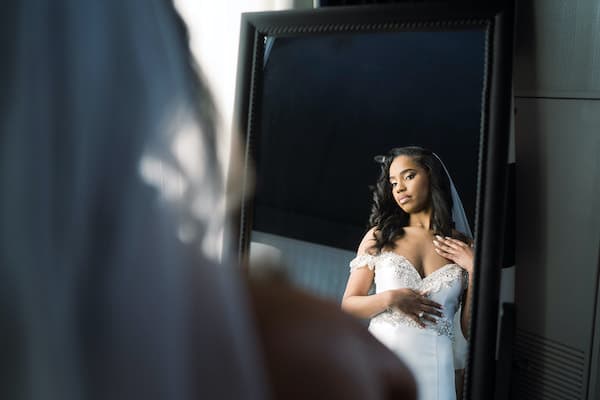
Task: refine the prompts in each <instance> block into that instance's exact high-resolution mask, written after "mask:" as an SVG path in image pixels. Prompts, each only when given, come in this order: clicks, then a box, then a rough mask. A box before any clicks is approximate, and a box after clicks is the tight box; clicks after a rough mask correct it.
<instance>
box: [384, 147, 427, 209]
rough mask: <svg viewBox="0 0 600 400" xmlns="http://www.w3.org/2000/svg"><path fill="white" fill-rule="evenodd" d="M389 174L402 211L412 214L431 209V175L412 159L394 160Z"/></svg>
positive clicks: (407, 157) (401, 158)
mask: <svg viewBox="0 0 600 400" xmlns="http://www.w3.org/2000/svg"><path fill="white" fill-rule="evenodd" d="M389 172H390V173H389V179H390V185H391V187H392V194H393V196H394V199H395V200H396V203H397V204H398V205H399V206H400V208H402V210H404V211H405V212H406V213H408V214H412V213H416V212H419V211H423V210H425V209H427V208H428V207H429V202H430V200H429V175H428V174H427V171H426V170H425V169H424V168H423V167H421V166H420V165H419V164H418V163H417V162H415V161H414V160H413V158H412V157H410V156H398V157H396V158H394V160H393V161H392V164H391V165H390V171H389Z"/></svg>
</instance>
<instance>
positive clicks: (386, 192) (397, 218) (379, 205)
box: [369, 146, 456, 253]
mask: <svg viewBox="0 0 600 400" xmlns="http://www.w3.org/2000/svg"><path fill="white" fill-rule="evenodd" d="M398 156H409V157H411V158H412V159H413V160H414V161H415V162H416V163H417V164H418V165H419V166H421V167H422V168H423V169H425V171H426V172H427V174H428V176H429V192H430V202H431V223H430V226H429V229H430V230H432V231H433V232H434V233H435V234H437V235H442V236H456V235H453V234H452V233H453V232H452V228H453V227H454V223H453V221H452V193H451V189H450V181H449V179H448V175H447V174H446V172H445V170H444V166H443V165H442V164H441V162H440V160H439V159H438V158H437V157H436V156H435V155H434V154H433V152H432V151H430V150H427V149H425V148H422V147H418V146H408V147H396V148H393V149H391V150H390V151H389V153H388V154H387V155H385V156H377V157H375V160H376V161H377V162H379V163H380V164H381V173H380V175H379V178H378V179H377V183H376V185H375V186H374V187H372V188H371V189H372V191H373V205H372V206H371V215H370V217H369V226H370V227H371V228H375V232H376V233H375V241H376V243H375V244H374V245H373V246H372V248H373V249H375V251H376V253H380V252H381V251H382V250H383V249H384V248H391V249H393V248H394V247H395V244H394V242H395V241H396V239H398V238H401V237H402V236H403V235H404V227H405V226H407V225H408V223H409V214H408V213H406V212H405V211H404V210H402V208H400V206H398V203H396V200H395V199H394V197H393V194H392V186H391V184H390V181H389V172H390V165H391V164H392V161H394V159H395V158H396V157H398Z"/></svg>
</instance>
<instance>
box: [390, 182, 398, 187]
mask: <svg viewBox="0 0 600 400" xmlns="http://www.w3.org/2000/svg"><path fill="white" fill-rule="evenodd" d="M397 184H398V183H397V182H390V185H392V187H396V185H397Z"/></svg>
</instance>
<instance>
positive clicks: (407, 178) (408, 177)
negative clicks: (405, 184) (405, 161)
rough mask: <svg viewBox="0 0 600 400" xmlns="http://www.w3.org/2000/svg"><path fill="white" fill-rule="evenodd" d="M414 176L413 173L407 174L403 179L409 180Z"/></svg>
mask: <svg viewBox="0 0 600 400" xmlns="http://www.w3.org/2000/svg"><path fill="white" fill-rule="evenodd" d="M414 177H415V174H408V175H406V176H405V177H404V179H405V180H407V181H409V180H411V179H412V178H414Z"/></svg>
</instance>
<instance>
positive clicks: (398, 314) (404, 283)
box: [350, 251, 469, 339]
mask: <svg viewBox="0 0 600 400" xmlns="http://www.w3.org/2000/svg"><path fill="white" fill-rule="evenodd" d="M357 268H369V269H371V270H374V271H375V289H376V290H375V291H376V293H381V292H384V291H387V290H391V289H400V288H410V289H414V290H417V291H426V292H427V293H428V297H429V298H430V299H431V300H433V301H435V302H437V303H439V304H441V305H442V307H443V309H442V313H443V316H442V317H440V318H438V320H437V322H436V323H432V322H428V321H425V324H426V329H428V330H431V331H434V332H436V333H437V334H438V335H445V336H448V337H449V338H451V339H453V338H454V327H453V318H454V314H455V313H456V310H457V308H458V306H459V301H460V296H461V294H462V292H463V290H464V289H465V288H466V285H467V284H468V281H469V280H468V273H467V272H466V271H465V270H464V269H463V268H461V267H460V266H459V265H457V264H446V265H444V266H443V267H441V268H439V269H437V270H435V271H434V272H432V273H431V274H429V275H427V276H426V277H424V278H422V277H421V275H420V274H419V272H418V271H417V270H416V268H415V267H414V266H413V265H412V264H411V263H410V261H409V260H408V259H407V258H406V257H404V256H402V255H400V254H397V253H394V252H390V251H387V252H382V253H380V254H379V255H376V256H372V255H370V254H362V255H359V256H357V257H356V258H354V259H353V260H352V261H351V262H350V270H351V271H353V270H355V269H357ZM371 323H372V324H377V323H385V324H392V325H397V324H400V325H405V326H412V327H414V328H419V329H420V326H419V325H418V324H417V323H416V322H415V321H414V320H413V319H412V318H410V317H409V316H407V315H406V314H404V313H403V312H402V311H400V310H399V309H397V308H393V307H392V308H390V309H388V310H386V311H384V312H382V313H380V314H378V315H376V316H375V317H373V319H372V320H371Z"/></svg>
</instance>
